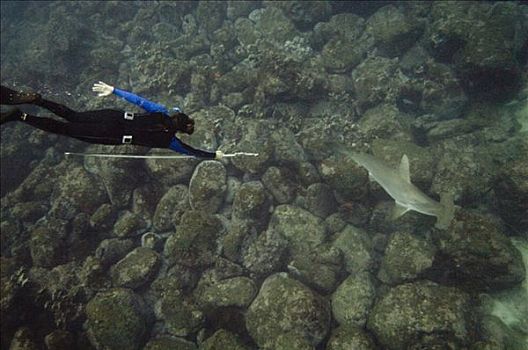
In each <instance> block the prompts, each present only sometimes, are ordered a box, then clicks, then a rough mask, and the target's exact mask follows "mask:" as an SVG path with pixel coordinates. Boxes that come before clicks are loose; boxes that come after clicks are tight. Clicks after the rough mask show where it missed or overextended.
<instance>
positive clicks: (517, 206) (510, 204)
mask: <svg viewBox="0 0 528 350" xmlns="http://www.w3.org/2000/svg"><path fill="white" fill-rule="evenodd" d="M493 190H494V192H495V197H496V198H497V207H498V209H499V215H500V216H501V218H502V219H503V220H504V221H505V222H507V223H508V225H511V226H513V228H514V229H515V230H516V231H517V232H519V233H521V234H522V233H523V232H524V236H525V237H528V215H527V213H528V160H527V159H526V157H525V158H524V159H519V160H517V161H515V162H510V163H508V164H506V166H505V167H504V168H503V169H501V171H500V172H499V174H498V175H497V177H496V179H495V181H494V182H493Z"/></svg>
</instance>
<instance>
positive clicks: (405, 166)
mask: <svg viewBox="0 0 528 350" xmlns="http://www.w3.org/2000/svg"><path fill="white" fill-rule="evenodd" d="M400 176H401V177H402V178H403V179H404V180H405V181H407V182H411V174H410V173H409V158H407V155H406V154H404V155H403V156H402V158H401V161H400Z"/></svg>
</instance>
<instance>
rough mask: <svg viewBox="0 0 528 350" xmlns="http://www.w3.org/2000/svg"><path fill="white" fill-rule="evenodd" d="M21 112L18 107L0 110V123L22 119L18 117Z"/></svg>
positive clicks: (20, 115)
mask: <svg viewBox="0 0 528 350" xmlns="http://www.w3.org/2000/svg"><path fill="white" fill-rule="evenodd" d="M22 114H23V113H22V111H21V110H20V109H18V108H11V109H10V110H7V111H5V112H2V113H1V115H0V124H4V123H7V122H14V121H17V120H22V119H21V118H20V117H22Z"/></svg>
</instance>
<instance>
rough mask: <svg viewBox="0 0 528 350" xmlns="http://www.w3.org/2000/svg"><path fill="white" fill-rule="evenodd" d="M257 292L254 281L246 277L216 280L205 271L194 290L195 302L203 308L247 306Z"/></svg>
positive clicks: (211, 274)
mask: <svg viewBox="0 0 528 350" xmlns="http://www.w3.org/2000/svg"><path fill="white" fill-rule="evenodd" d="M256 293H257V287H256V286H255V283H254V282H253V281H252V280H251V279H249V278H247V277H233V278H226V279H222V280H218V278H215V276H214V274H213V273H205V274H204V275H203V276H202V279H201V280H200V282H198V285H197V286H196V289H195V290H194V297H195V300H196V302H197V303H198V304H199V305H201V306H202V307H204V308H211V307H212V308H219V307H229V306H235V307H242V308H244V307H247V306H248V305H249V304H250V303H251V301H252V300H253V298H254V297H255V295H256Z"/></svg>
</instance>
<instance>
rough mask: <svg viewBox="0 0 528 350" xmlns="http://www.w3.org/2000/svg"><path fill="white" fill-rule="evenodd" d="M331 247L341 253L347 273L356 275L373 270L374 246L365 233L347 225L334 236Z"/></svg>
mask: <svg viewBox="0 0 528 350" xmlns="http://www.w3.org/2000/svg"><path fill="white" fill-rule="evenodd" d="M333 245H334V247H336V248H337V249H339V250H340V251H341V252H342V253H343V259H344V261H345V267H346V270H347V272H349V273H358V272H362V271H371V270H372V269H373V268H374V246H373V243H372V239H371V238H370V236H369V235H368V234H367V232H365V231H363V230H361V229H359V228H356V227H354V226H352V225H347V226H346V227H345V228H344V229H343V230H342V231H341V232H339V233H337V234H336V236H335V240H334V242H333Z"/></svg>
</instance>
